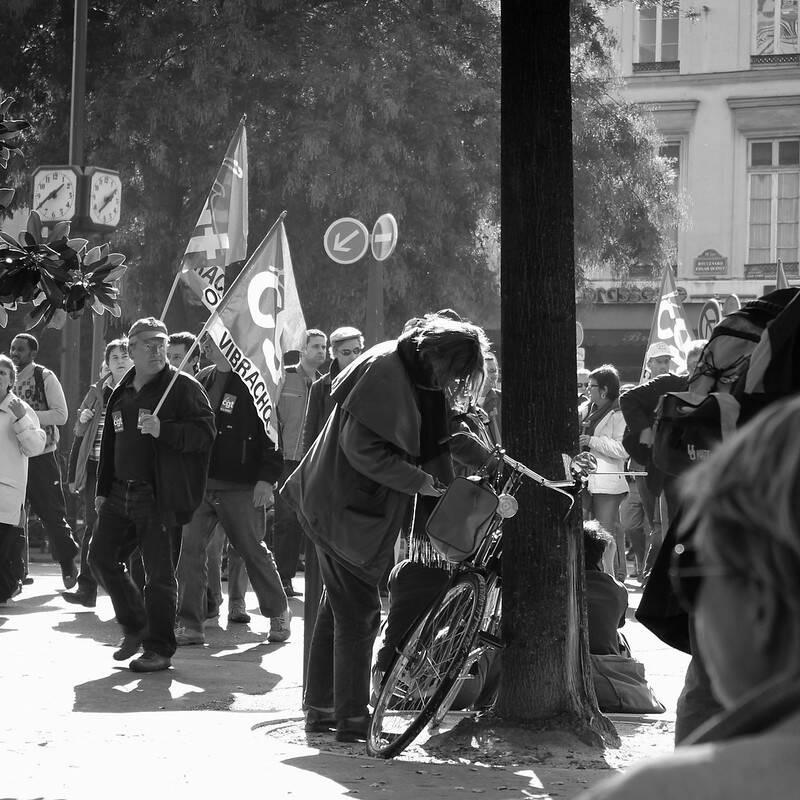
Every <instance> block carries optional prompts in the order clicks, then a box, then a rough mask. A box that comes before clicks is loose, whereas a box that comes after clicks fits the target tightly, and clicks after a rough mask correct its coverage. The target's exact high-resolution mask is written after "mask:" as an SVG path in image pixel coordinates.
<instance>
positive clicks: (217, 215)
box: [180, 117, 248, 311]
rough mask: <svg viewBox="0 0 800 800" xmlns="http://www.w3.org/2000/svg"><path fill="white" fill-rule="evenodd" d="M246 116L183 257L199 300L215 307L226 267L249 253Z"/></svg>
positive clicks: (186, 279)
mask: <svg viewBox="0 0 800 800" xmlns="http://www.w3.org/2000/svg"><path fill="white" fill-rule="evenodd" d="M244 123H245V117H242V119H241V121H240V122H239V127H238V128H237V129H236V133H234V135H233V138H232V139H231V141H230V144H229V145H228V150H227V152H226V153H225V158H224V159H223V161H222V166H221V167H220V168H219V172H217V177H216V178H215V179H214V185H213V186H212V187H211V192H210V193H209V195H208V197H207V198H206V202H205V204H204V205H203V210H202V212H201V213H200V217H199V219H198V220H197V224H196V225H195V227H194V231H193V232H192V237H191V238H190V239H189V244H188V245H187V246H186V252H185V253H184V254H183V259H182V260H181V269H180V276H181V281H182V282H183V284H184V286H185V287H186V288H187V289H188V290H189V291H188V292H186V294H187V295H189V297H190V298H192V299H194V302H195V304H197V303H200V302H202V304H203V305H204V306H205V307H206V308H207V309H208V310H209V311H213V310H214V309H215V308H216V307H217V305H218V303H219V301H220V299H221V297H222V295H223V294H224V290H225V268H226V267H227V266H228V265H229V264H231V263H233V262H234V261H241V260H243V259H244V258H245V257H246V256H247V215H248V208H247V203H248V200H247V132H246V131H245V127H244Z"/></svg>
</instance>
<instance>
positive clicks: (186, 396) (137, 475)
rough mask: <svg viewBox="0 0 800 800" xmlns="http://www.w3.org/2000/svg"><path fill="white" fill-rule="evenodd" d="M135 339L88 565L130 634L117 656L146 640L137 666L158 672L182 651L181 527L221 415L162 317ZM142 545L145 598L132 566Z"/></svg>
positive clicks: (109, 425)
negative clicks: (177, 531)
mask: <svg viewBox="0 0 800 800" xmlns="http://www.w3.org/2000/svg"><path fill="white" fill-rule="evenodd" d="M128 339H129V345H128V352H129V354H130V357H131V359H132V360H133V365H134V366H133V369H131V370H130V371H129V372H128V373H127V374H126V375H125V377H124V378H123V379H122V380H121V381H120V383H119V384H118V385H117V387H116V389H114V391H113V393H112V394H111V397H110V398H109V401H108V406H107V409H106V419H105V424H104V426H103V438H102V443H101V447H100V464H99V466H98V471H97V495H96V498H95V508H96V509H97V513H98V517H97V527H96V530H95V531H94V534H93V535H92V542H91V544H90V546H89V565H90V566H91V567H92V569H93V570H94V572H95V575H96V576H97V579H98V581H99V582H100V584H101V585H102V586H103V587H104V588H105V590H106V591H107V592H108V594H109V595H110V596H111V601H112V603H113V604H114V611H115V613H116V616H117V621H118V622H119V623H120V625H121V626H122V629H123V632H124V635H123V637H122V641H121V642H120V646H119V649H118V650H117V651H116V652H115V653H114V658H115V659H116V660H117V661H124V660H126V659H128V658H130V657H131V656H133V655H135V654H136V653H137V652H138V651H139V648H140V646H141V645H142V644H144V654H143V655H142V656H141V657H140V658H137V659H135V660H133V661H132V662H131V664H130V667H131V669H132V670H133V671H134V672H154V671H156V670H162V669H167V668H168V667H169V666H170V665H171V658H172V654H173V653H174V652H175V646H176V645H175V610H176V605H177V596H178V590H177V585H176V582H175V565H174V563H173V551H172V548H173V544H172V538H173V535H174V533H173V528H174V527H175V526H177V525H183V524H185V523H186V522H188V521H189V520H190V519H191V516H192V514H193V513H194V510H195V508H197V506H198V505H199V504H200V501H201V500H202V498H203V492H204V491H205V485H206V473H207V471H208V459H209V455H210V453H211V445H212V443H213V441H214V432H215V429H214V414H213V412H212V411H211V407H210V406H209V404H208V398H207V397H206V394H205V392H204V391H203V388H202V387H201V386H200V384H199V383H198V382H197V381H196V380H195V379H194V378H192V377H190V376H189V375H186V374H185V373H181V372H178V371H177V370H176V369H175V368H174V367H172V366H170V365H169V364H167V329H166V326H165V325H164V323H163V322H161V320H158V319H155V318H154V317H146V318H144V319H140V320H137V321H136V322H134V324H133V325H132V326H131V329H130V331H129V333H128ZM170 386H171V388H169V387H170ZM168 388H169V391H168V392H167V389H168ZM165 393H166V394H165ZM162 401H163V402H162ZM159 405H160V408H159ZM156 409H158V413H157V414H154V413H153V411H154V410H156ZM137 547H138V548H140V550H141V554H142V561H143V562H144V571H145V587H144V598H143V597H142V593H141V592H140V591H139V589H138V588H137V586H136V584H135V583H134V582H133V580H132V579H131V576H130V574H129V573H128V571H127V570H126V568H125V562H126V561H127V560H128V558H129V557H130V556H131V554H132V553H133V551H134V550H135V549H136V548H137Z"/></svg>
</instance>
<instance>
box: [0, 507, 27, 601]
mask: <svg viewBox="0 0 800 800" xmlns="http://www.w3.org/2000/svg"><path fill="white" fill-rule="evenodd" d="M24 552H25V533H24V531H23V530H22V528H20V527H19V526H17V525H9V524H8V523H6V522H0V603H5V601H6V600H8V599H9V598H10V597H13V596H14V595H15V594H16V593H17V590H18V589H19V588H20V587H21V585H22V579H23V578H24V577H25V560H24V558H23V553H24Z"/></svg>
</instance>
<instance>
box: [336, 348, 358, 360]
mask: <svg viewBox="0 0 800 800" xmlns="http://www.w3.org/2000/svg"><path fill="white" fill-rule="evenodd" d="M363 349H364V348H363V347H354V348H353V349H352V350H337V351H336V353H337V354H338V355H340V356H344V357H345V358H347V357H348V356H351V355H354V354H355V355H357V356H358V355H361V351H362V350H363Z"/></svg>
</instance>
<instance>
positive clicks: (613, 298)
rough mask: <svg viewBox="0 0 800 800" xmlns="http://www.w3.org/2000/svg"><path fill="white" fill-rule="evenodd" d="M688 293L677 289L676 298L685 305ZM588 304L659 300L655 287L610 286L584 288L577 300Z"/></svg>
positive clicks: (680, 288) (681, 288)
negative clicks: (606, 287) (605, 287)
mask: <svg viewBox="0 0 800 800" xmlns="http://www.w3.org/2000/svg"><path fill="white" fill-rule="evenodd" d="M688 296H689V295H688V293H687V291H686V289H685V288H684V287H683V286H679V287H678V297H680V299H681V302H682V303H685V302H686V299H687V298H688ZM577 299H578V301H579V302H580V300H581V299H583V300H584V301H587V302H589V303H655V302H656V301H657V300H659V294H658V287H657V286H617V287H615V286H612V287H610V288H608V289H604V288H597V289H595V288H593V287H586V288H584V290H583V297H582V298H581V297H580V296H579V297H578V298H577Z"/></svg>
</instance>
